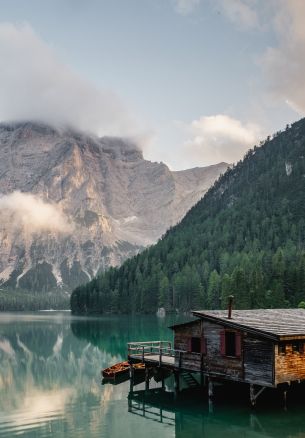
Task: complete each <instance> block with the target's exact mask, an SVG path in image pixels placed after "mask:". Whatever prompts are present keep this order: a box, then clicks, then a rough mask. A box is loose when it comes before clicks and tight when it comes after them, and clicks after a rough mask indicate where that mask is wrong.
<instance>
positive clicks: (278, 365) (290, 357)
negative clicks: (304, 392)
mask: <svg viewBox="0 0 305 438" xmlns="http://www.w3.org/2000/svg"><path fill="white" fill-rule="evenodd" d="M304 379H305V351H303V352H302V353H296V352H293V351H292V343H287V344H286V354H283V355H282V354H279V351H278V346H277V345H276V346H275V382H276V383H283V382H290V381H294V380H304Z"/></svg>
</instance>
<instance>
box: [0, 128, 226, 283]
mask: <svg viewBox="0 0 305 438" xmlns="http://www.w3.org/2000/svg"><path fill="white" fill-rule="evenodd" d="M226 168H227V164H225V163H221V164H219V165H215V166H210V167H207V168H196V169H191V170H187V171H180V172H171V171H170V170H169V169H168V167H167V166H166V165H165V164H163V163H152V162H149V161H146V160H144V158H143V156H142V152H141V151H140V150H138V149H137V147H136V146H135V145H133V144H131V143H129V142H128V141H124V140H122V139H118V138H107V137H104V138H97V137H94V136H90V135H87V134H83V133H79V132H74V131H71V130H62V131H61V130H56V129H54V128H51V127H50V126H46V125H42V124H37V123H15V124H1V125H0V194H1V195H0V248H1V252H0V281H1V282H2V284H3V285H4V286H11V287H16V286H20V287H22V288H27V289H31V290H36V291H47V290H52V289H55V288H58V287H61V288H63V289H64V290H67V291H68V290H71V289H72V288H73V287H75V286H77V285H78V284H81V283H84V282H86V281H88V280H89V279H90V278H91V277H92V276H94V275H95V274H96V273H97V272H98V271H99V270H103V269H105V268H107V267H109V266H115V265H119V264H121V263H122V261H123V260H124V259H125V258H127V257H129V256H131V255H134V254H135V253H137V252H138V251H139V250H140V249H141V248H143V247H144V246H147V245H149V244H152V243H154V242H156V240H157V239H158V238H159V237H160V236H161V235H162V234H163V233H164V232H165V231H166V229H167V228H169V227H170V226H172V225H174V224H176V223H177V222H178V221H179V220H180V219H181V218H182V217H183V216H184V214H185V213H186V212H187V210H188V209H189V208H190V207H191V206H192V205H194V204H195V203H196V202H197V201H198V200H199V199H200V198H201V197H202V196H203V194H204V193H205V191H206V190H207V189H208V188H209V187H210V185H211V184H212V183H213V182H214V181H215V179H216V178H217V177H218V176H219V175H220V173H223V172H224V171H225V169H226Z"/></svg>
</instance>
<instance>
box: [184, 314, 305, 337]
mask: <svg viewBox="0 0 305 438" xmlns="http://www.w3.org/2000/svg"><path fill="white" fill-rule="evenodd" d="M193 315H194V316H197V317H199V318H203V319H207V320H210V321H214V322H217V323H222V324H223V325H225V326H228V327H232V328H239V329H241V330H242V329H245V331H247V332H252V333H257V334H260V335H261V336H264V337H268V338H274V339H285V338H293V337H304V338H305V309H253V310H235V309H233V311H232V318H231V319H229V318H228V311H227V310H198V311H193Z"/></svg>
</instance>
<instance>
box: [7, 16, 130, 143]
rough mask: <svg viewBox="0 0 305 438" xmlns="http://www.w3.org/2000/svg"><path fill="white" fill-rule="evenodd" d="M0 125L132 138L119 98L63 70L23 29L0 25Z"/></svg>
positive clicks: (27, 29) (33, 35)
mask: <svg viewBox="0 0 305 438" xmlns="http://www.w3.org/2000/svg"><path fill="white" fill-rule="evenodd" d="M0 58H1V60H2V62H1V69H0V120H1V121H4V120H39V121H43V122H46V123H51V124H54V125H69V126H72V127H75V128H77V129H80V130H85V131H91V132H94V133H95V134H98V135H105V134H106V135H123V136H124V135H132V134H134V132H135V120H134V119H133V117H132V116H130V111H128V110H127V108H126V107H125V106H124V104H123V103H122V101H121V100H120V98H119V97H118V96H117V95H116V94H115V93H114V92H112V91H110V90H101V89H98V88H97V87H95V86H94V85H93V84H91V83H90V82H88V81H86V80H85V79H83V78H82V77H81V76H80V75H78V74H77V73H76V72H74V71H73V70H72V69H71V68H70V67H69V66H68V65H66V64H64V63H63V62H62V61H61V60H60V59H59V58H58V57H57V55H56V53H55V52H54V51H53V50H52V48H50V47H49V46H48V45H47V44H46V43H45V42H44V41H43V40H42V39H41V38H40V37H39V36H38V35H37V34H36V33H35V32H34V30H33V29H32V28H31V27H30V26H29V25H27V24H24V25H20V26H15V25H13V24H10V23H2V24H0Z"/></svg>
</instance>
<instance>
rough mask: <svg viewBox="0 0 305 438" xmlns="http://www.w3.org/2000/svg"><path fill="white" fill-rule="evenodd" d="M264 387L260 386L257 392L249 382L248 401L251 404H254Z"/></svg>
mask: <svg viewBox="0 0 305 438" xmlns="http://www.w3.org/2000/svg"><path fill="white" fill-rule="evenodd" d="M265 389H266V387H265V386H262V387H261V389H259V390H258V391H257V392H255V388H254V385H253V384H250V403H251V405H252V406H255V405H256V400H257V398H258V397H259V396H260V395H261V393H262V392H263V391H264V390H265Z"/></svg>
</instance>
